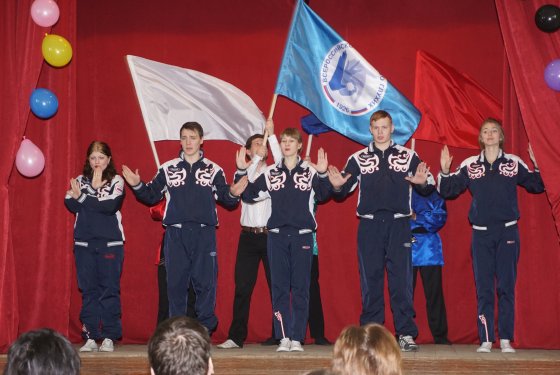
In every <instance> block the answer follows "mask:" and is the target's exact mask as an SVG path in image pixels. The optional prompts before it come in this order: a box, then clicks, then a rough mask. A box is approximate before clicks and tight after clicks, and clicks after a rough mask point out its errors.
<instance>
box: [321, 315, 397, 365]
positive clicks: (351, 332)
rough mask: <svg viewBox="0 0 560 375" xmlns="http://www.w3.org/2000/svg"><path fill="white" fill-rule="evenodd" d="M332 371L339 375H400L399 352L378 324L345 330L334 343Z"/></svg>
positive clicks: (395, 343) (389, 336) (388, 335)
mask: <svg viewBox="0 0 560 375" xmlns="http://www.w3.org/2000/svg"><path fill="white" fill-rule="evenodd" d="M332 368H333V370H335V371H337V372H340V373H341V374H343V375H402V373H403V371H402V358H401V351H400V348H399V346H398V345H397V341H396V340H395V338H394V337H393V335H392V334H391V333H390V332H389V331H388V330H387V329H386V328H385V327H383V326H381V325H379V324H368V325H365V326H363V327H358V326H349V327H346V328H345V329H344V330H343V331H342V332H341V334H340V336H339V337H338V339H337V340H336V343H335V345H334V355H333V366H332Z"/></svg>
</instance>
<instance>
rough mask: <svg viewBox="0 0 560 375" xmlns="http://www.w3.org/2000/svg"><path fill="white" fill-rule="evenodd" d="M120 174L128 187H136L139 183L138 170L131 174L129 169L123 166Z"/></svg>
mask: <svg viewBox="0 0 560 375" xmlns="http://www.w3.org/2000/svg"><path fill="white" fill-rule="evenodd" d="M122 174H123V177H124V179H125V180H126V182H127V183H128V184H129V185H130V186H136V185H138V184H139V183H140V181H141V180H140V175H139V174H138V169H136V171H134V172H133V171H132V170H131V169H130V168H128V167H127V166H126V165H124V164H123V166H122Z"/></svg>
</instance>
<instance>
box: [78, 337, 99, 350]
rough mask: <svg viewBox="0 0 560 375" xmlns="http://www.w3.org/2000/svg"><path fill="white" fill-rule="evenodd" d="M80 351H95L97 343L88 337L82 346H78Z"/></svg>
mask: <svg viewBox="0 0 560 375" xmlns="http://www.w3.org/2000/svg"><path fill="white" fill-rule="evenodd" d="M80 351H81V352H96V351H97V344H96V343H95V340H92V339H88V340H87V341H86V343H85V344H84V346H82V347H81V348H80Z"/></svg>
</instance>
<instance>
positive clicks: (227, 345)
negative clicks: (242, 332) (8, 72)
mask: <svg viewBox="0 0 560 375" xmlns="http://www.w3.org/2000/svg"><path fill="white" fill-rule="evenodd" d="M216 347H217V348H218V349H241V347H240V346H239V345H237V344H236V343H235V341H233V340H231V339H227V340H226V341H224V342H223V343H221V344H220V345H217V346H216Z"/></svg>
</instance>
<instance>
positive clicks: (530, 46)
mask: <svg viewBox="0 0 560 375" xmlns="http://www.w3.org/2000/svg"><path fill="white" fill-rule="evenodd" d="M547 3H548V2H547V1H544V0H530V1H508V0H496V8H497V9H498V16H499V20H500V28H501V30H502V35H503V38H504V45H505V48H506V53H507V58H508V61H509V66H510V70H511V75H512V78H513V83H514V86H515V92H516V94H517V98H518V101H519V108H520V110H521V116H522V117H523V123H524V124H525V129H526V131H527V136H528V138H529V141H530V142H531V144H532V145H533V151H534V152H535V156H536V158H537V160H538V162H539V168H540V170H541V172H542V175H543V179H544V182H545V185H546V190H547V195H548V199H549V201H550V204H551V205H552V213H553V214H554V217H555V220H556V229H557V231H558V232H559V234H560V169H559V168H558V160H560V150H559V149H558V144H559V143H560V132H559V131H558V129H559V118H560V94H559V93H558V92H556V91H554V90H552V89H550V88H549V87H548V86H547V85H546V82H545V81H544V78H543V77H544V69H545V67H546V66H547V65H548V63H550V62H551V61H552V60H554V59H558V58H560V31H556V32H554V33H545V32H542V31H540V30H539V29H538V28H537V27H536V25H535V21H534V19H535V12H536V11H537V9H538V8H539V7H541V6H543V5H545V4H547Z"/></svg>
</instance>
